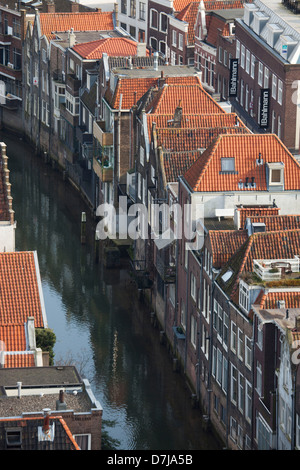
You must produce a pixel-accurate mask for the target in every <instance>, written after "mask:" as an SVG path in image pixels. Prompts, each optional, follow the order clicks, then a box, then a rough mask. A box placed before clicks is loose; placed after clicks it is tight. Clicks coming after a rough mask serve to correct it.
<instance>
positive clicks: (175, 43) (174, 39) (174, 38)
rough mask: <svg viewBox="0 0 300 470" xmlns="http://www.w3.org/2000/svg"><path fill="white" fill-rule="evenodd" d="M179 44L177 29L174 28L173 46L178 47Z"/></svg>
mask: <svg viewBox="0 0 300 470" xmlns="http://www.w3.org/2000/svg"><path fill="white" fill-rule="evenodd" d="M176 45H177V31H175V30H174V29H173V31H172V46H175V47H176Z"/></svg>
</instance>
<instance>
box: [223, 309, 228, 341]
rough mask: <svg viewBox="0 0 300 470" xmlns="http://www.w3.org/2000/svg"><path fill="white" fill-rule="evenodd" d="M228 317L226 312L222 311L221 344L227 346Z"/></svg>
mask: <svg viewBox="0 0 300 470" xmlns="http://www.w3.org/2000/svg"><path fill="white" fill-rule="evenodd" d="M228 330H229V318H228V315H227V313H226V312H223V346H224V347H226V348H227V346H228Z"/></svg>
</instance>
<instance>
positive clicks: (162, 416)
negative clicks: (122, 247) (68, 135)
mask: <svg viewBox="0 0 300 470" xmlns="http://www.w3.org/2000/svg"><path fill="white" fill-rule="evenodd" d="M0 139H1V141H3V142H5V143H6V145H7V155H8V157H9V160H8V165H9V169H10V182H11V184H12V196H13V209H14V211H15V219H16V221H17V232H16V249H17V250H18V251H21V250H36V251H37V254H38V259H39V265H40V271H41V278H42V285H43V293H44V300H45V306H46V312H47V318H48V324H49V327H50V328H52V329H53V330H54V332H55V334H56V345H55V350H54V353H55V363H56V364H74V365H76V367H77V369H78V370H79V371H80V373H81V374H82V375H83V376H86V377H87V378H88V380H89V381H90V383H91V386H92V390H93V392H94V394H95V396H96V398H97V399H98V400H99V402H100V403H101V405H102V407H103V419H104V420H105V421H110V422H112V423H111V425H110V426H109V427H108V428H107V431H108V433H109V435H110V436H111V437H112V438H113V439H117V440H118V441H119V446H118V449H122V450H146V449H150V450H195V449H200V450H201V449H203V450H204V449H205V450H206V449H207V450H214V449H219V445H218V443H217V441H216V440H215V439H214V437H213V436H212V435H211V434H210V433H205V432H203V431H202V428H201V413H200V410H198V409H193V408H192V406H191V398H190V392H189V391H188V390H187V387H186V385H185V383H184V380H183V378H182V376H180V375H179V374H178V373H176V372H173V370H172V362H171V358H170V356H169V354H168V353H167V350H166V347H165V346H163V345H161V344H160V342H159V334H158V330H157V329H155V328H153V326H152V325H151V321H150V314H149V311H147V309H146V308H144V307H143V305H140V304H139V302H138V301H137V300H136V298H137V296H136V292H135V287H134V284H133V282H132V279H131V277H130V275H129V271H128V269H127V268H126V266H125V267H121V268H120V269H114V270H106V269H105V268H104V266H103V263H102V262H101V260H100V262H99V263H96V262H95V255H94V222H93V220H92V218H91V217H90V215H89V213H88V211H87V208H86V206H85V203H84V201H83V200H82V198H81V196H80V195H79V193H78V192H77V191H76V190H75V189H74V188H73V186H72V185H71V184H70V183H68V182H65V181H63V177H62V175H61V173H60V172H58V171H56V170H54V169H53V168H52V166H51V165H49V164H46V163H44V161H43V159H42V158H39V157H37V156H36V155H35V154H34V152H33V151H32V149H31V148H30V147H29V145H28V144H26V143H25V142H24V141H23V140H22V139H21V138H19V137H16V136H12V135H11V134H5V133H3V132H2V133H0ZM82 211H87V243H86V244H85V245H82V244H81V241H80V219H81V213H82Z"/></svg>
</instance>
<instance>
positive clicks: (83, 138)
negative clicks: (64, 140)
mask: <svg viewBox="0 0 300 470" xmlns="http://www.w3.org/2000/svg"><path fill="white" fill-rule="evenodd" d="M76 138H77V140H78V142H80V143H81V144H82V145H84V144H92V143H93V135H92V134H89V132H88V131H87V129H86V126H77V127H76Z"/></svg>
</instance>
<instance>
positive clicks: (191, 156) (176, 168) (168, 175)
mask: <svg viewBox="0 0 300 470" xmlns="http://www.w3.org/2000/svg"><path fill="white" fill-rule="evenodd" d="M199 156H200V152H198V151H196V150H193V151H190V152H189V151H185V152H163V169H162V170H163V174H164V177H165V181H166V183H175V182H176V181H178V177H179V176H181V175H183V174H184V173H185V172H186V170H187V169H188V168H189V167H190V166H191V165H192V163H194V162H195V161H196V160H197V158H199Z"/></svg>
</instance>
